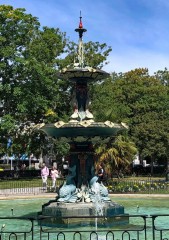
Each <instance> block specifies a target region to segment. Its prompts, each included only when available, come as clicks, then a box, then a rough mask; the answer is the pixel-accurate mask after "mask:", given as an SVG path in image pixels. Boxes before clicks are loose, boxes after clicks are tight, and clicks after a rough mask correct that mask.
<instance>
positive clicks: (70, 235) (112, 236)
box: [0, 215, 169, 240]
mask: <svg viewBox="0 0 169 240" xmlns="http://www.w3.org/2000/svg"><path fill="white" fill-rule="evenodd" d="M113 217H117V218H118V217H119V215H117V216H113ZM70 218H72V217H71V216H70ZM74 218H76V219H79V222H80V218H81V217H80V216H78V217H74ZM88 218H89V217H88ZM92 218H95V219H96V218H103V219H104V220H105V217H98V216H93V217H92ZM127 218H129V224H125V225H124V224H123V225H115V226H112V227H109V228H104V227H97V228H96V227H95V226H93V227H90V226H80V227H74V228H63V227H62V228H60V227H57V225H53V226H52V227H50V226H49V225H48V226H47V225H45V224H44V221H46V219H49V217H46V218H45V217H43V218H40V217H37V218H31V217H29V218H22V217H0V240H14V239H15V240H18V239H24V240H46V239H47V240H54V239H56V240H77V239H80V240H86V239H89V240H100V239H101V240H103V239H104V240H169V221H168V220H169V215H149V216H148V215H128V216H127ZM161 218H163V225H161V224H160V222H161ZM158 220H159V221H158ZM164 223H165V224H164Z"/></svg>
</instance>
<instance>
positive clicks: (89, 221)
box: [39, 201, 129, 227]
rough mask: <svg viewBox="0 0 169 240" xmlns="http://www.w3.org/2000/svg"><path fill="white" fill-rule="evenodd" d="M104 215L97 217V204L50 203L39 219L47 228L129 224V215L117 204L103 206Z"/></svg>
mask: <svg viewBox="0 0 169 240" xmlns="http://www.w3.org/2000/svg"><path fill="white" fill-rule="evenodd" d="M102 208H103V209H102V210H103V215H102V216H97V214H96V206H95V203H92V202H91V203H83V202H79V203H60V202H56V201H49V202H48V203H47V204H44V205H43V206H42V212H41V213H39V217H40V218H41V219H42V220H41V224H42V225H45V226H56V225H57V226H58V227H62V226H64V227H65V226H67V227H75V226H85V225H91V226H95V223H96V218H97V225H98V226H103V227H110V226H115V225H120V224H121V225H122V224H123V225H124V224H128V222H129V220H128V214H125V213H124V207H123V206H121V205H119V204H117V203H115V202H112V201H111V202H105V203H104V205H103V206H102Z"/></svg>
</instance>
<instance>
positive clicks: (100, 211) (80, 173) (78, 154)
mask: <svg viewBox="0 0 169 240" xmlns="http://www.w3.org/2000/svg"><path fill="white" fill-rule="evenodd" d="M75 31H76V32H77V33H78V34H79V44H78V54H77V59H78V61H77V62H75V63H74V64H73V67H68V68H65V69H63V70H62V71H61V72H60V76H59V77H60V78H62V79H64V80H68V81H70V82H71V83H73V85H74V89H73V93H72V100H71V104H72V107H73V113H72V115H71V117H70V121H69V122H67V123H65V122H63V121H58V122H56V123H53V124H42V125H41V126H40V129H41V130H42V131H43V132H45V133H46V134H47V135H48V136H50V137H53V138H57V139H58V140H59V139H60V140H64V141H66V142H67V143H69V145H70V151H69V156H68V159H69V174H68V176H67V178H66V181H65V183H64V184H63V186H62V187H60V190H59V193H58V196H57V197H56V200H55V201H49V202H48V203H47V204H44V205H43V206H42V212H41V216H50V217H52V221H51V222H50V220H49V219H47V220H45V221H46V224H49V225H52V224H58V225H62V224H63V225H67V226H72V225H73V226H74V225H83V224H86V223H87V224H93V223H94V222H95V219H94V218H90V217H92V216H95V215H102V216H104V223H103V221H102V220H99V219H97V221H98V224H99V222H100V223H101V224H104V225H105V226H109V225H111V224H115V223H117V224H118V223H121V224H122V223H124V222H126V221H127V218H126V214H125V213H124V207H123V206H121V205H118V204H117V203H115V202H112V201H111V199H110V197H109V196H108V190H107V188H106V187H105V186H104V184H103V183H98V182H97V180H98V177H97V176H95V169H94V164H95V161H96V159H95V154H94V149H93V144H94V143H95V142H97V141H103V140H104V141H106V140H107V141H108V139H109V138H110V137H112V136H115V135H116V134H117V132H119V131H121V130H123V129H124V128H125V125H124V124H123V123H121V124H116V123H112V122H110V121H106V122H95V121H94V116H93V114H92V113H91V111H90V103H91V101H90V94H89V88H88V83H89V82H90V83H92V82H94V81H98V80H103V79H104V78H107V77H108V76H109V74H108V73H107V72H105V71H102V70H100V69H94V68H91V67H89V66H85V61H84V51H83V41H82V37H83V33H84V32H86V31H87V30H86V29H84V28H83V24H82V17H81V16H80V23H79V27H78V28H77V29H75ZM113 215H119V217H118V218H116V217H114V218H112V216H113ZM76 216H80V217H81V218H80V220H79V218H78V219H77V218H76ZM124 216H125V217H124ZM87 217H88V218H87Z"/></svg>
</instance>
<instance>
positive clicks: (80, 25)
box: [75, 11, 87, 39]
mask: <svg viewBox="0 0 169 240" xmlns="http://www.w3.org/2000/svg"><path fill="white" fill-rule="evenodd" d="M75 31H76V32H78V33H79V38H80V39H82V36H83V33H84V32H86V31H87V30H86V29H85V28H83V23H82V16H81V11H80V22H79V27H78V28H76V29H75Z"/></svg>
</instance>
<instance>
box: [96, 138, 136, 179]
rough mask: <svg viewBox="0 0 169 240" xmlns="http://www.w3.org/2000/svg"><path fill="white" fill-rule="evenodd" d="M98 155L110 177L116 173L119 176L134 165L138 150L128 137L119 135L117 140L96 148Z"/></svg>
mask: <svg viewBox="0 0 169 240" xmlns="http://www.w3.org/2000/svg"><path fill="white" fill-rule="evenodd" d="M96 153H97V155H98V158H99V159H98V161H99V163H104V165H105V170H106V172H107V173H108V174H109V176H111V175H112V173H115V172H117V174H118V176H119V175H120V172H121V171H122V170H123V171H124V169H125V170H126V169H127V167H128V166H129V165H130V164H131V163H132V161H133V159H134V156H135V155H136V153H137V149H136V146H135V144H134V143H133V142H132V141H130V139H129V138H128V137H127V135H119V136H117V137H116V138H115V140H113V139H112V140H111V141H109V142H107V143H104V144H99V146H96Z"/></svg>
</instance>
